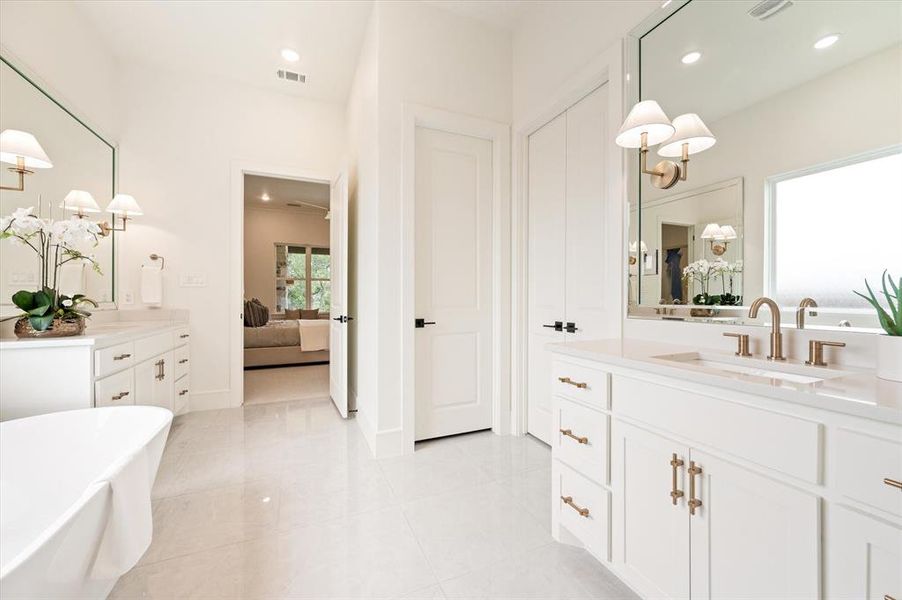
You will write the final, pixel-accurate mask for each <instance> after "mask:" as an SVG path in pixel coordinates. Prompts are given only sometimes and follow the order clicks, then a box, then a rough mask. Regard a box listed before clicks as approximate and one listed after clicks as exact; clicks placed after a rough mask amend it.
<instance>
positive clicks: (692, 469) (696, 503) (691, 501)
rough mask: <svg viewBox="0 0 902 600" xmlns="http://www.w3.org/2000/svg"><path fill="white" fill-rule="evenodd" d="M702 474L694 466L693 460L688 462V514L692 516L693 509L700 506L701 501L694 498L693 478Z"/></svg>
mask: <svg viewBox="0 0 902 600" xmlns="http://www.w3.org/2000/svg"><path fill="white" fill-rule="evenodd" d="M701 474H702V468H701V467H700V466H698V465H697V464H695V461H694V460H690V461H689V514H690V515H694V514H695V509H696V508H699V507H700V506H701V505H702V501H701V500H699V499H698V498H696V496H695V476H696V475H701Z"/></svg>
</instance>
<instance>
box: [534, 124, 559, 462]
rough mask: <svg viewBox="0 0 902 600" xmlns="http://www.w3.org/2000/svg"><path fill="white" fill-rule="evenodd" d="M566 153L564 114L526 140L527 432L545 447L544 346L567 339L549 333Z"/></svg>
mask: <svg viewBox="0 0 902 600" xmlns="http://www.w3.org/2000/svg"><path fill="white" fill-rule="evenodd" d="M566 154H567V117H566V115H563V114H562V115H560V116H558V117H557V118H556V119H554V120H553V121H551V122H549V123H548V124H547V125H545V126H544V127H542V128H541V129H539V130H538V131H536V132H535V133H533V134H532V135H530V136H529V166H528V169H529V179H528V186H529V187H528V190H529V191H528V202H529V206H528V212H529V232H528V236H529V237H528V240H529V253H528V256H527V262H528V273H527V277H528V286H527V290H528V291H527V293H528V296H529V301H528V307H527V312H528V316H527V319H528V331H529V334H528V336H529V337H528V340H527V361H528V371H529V373H528V381H527V385H528V405H529V411H528V412H529V414H528V426H527V430H528V431H529V433H531V434H532V435H534V436H536V437H537V438H539V439H540V440H542V441H543V442H545V443H547V444H550V443H551V354H550V352H548V350H546V349H545V346H546V344H548V343H550V342H560V341H564V339H565V337H564V336H566V335H567V334H565V333H561V332H557V331H555V330H554V329H553V326H554V323H555V321H564V318H565V317H564V311H565V307H564V293H565V287H566V285H565V280H564V277H565V264H564V263H565V261H566V255H565V241H564V231H565V219H566V210H565V194H566V177H567V166H566ZM549 325H550V326H552V327H548V326H549Z"/></svg>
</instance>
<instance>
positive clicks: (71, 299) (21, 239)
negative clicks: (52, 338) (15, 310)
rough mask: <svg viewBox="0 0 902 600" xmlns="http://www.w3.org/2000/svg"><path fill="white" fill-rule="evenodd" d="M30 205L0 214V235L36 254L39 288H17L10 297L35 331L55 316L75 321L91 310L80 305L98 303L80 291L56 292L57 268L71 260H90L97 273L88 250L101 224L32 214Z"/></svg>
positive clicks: (99, 232) (96, 267) (95, 243)
mask: <svg viewBox="0 0 902 600" xmlns="http://www.w3.org/2000/svg"><path fill="white" fill-rule="evenodd" d="M33 210H34V209H33V207H29V208H18V209H16V210H15V211H14V212H13V213H12V214H11V215H9V216H6V217H2V218H0V239H3V240H6V239H8V240H9V241H10V243H12V244H14V245H17V246H22V247H28V248H31V249H32V250H34V252H35V254H37V255H38V258H39V259H40V265H41V286H40V289H39V290H38V291H35V292H32V291H28V290H20V291H18V292H16V293H15V294H13V297H12V301H13V304H15V305H16V306H17V307H19V308H21V309H22V310H23V311H25V314H24V315H23V316H24V317H26V318H28V321H29V323H30V324H31V326H32V327H33V328H34V329H35V330H36V331H46V330H47V329H50V327H51V326H52V325H53V321H54V319H60V320H63V321H74V320H77V319H79V318H82V317H88V316H90V315H91V313H89V312H87V311H85V310H83V309H82V308H81V305H83V304H90V305H92V306H94V307H96V306H97V303H96V302H94V301H93V300H91V299H90V298H86V297H85V296H84V295H83V294H75V295H73V296H65V295H63V294H60V293H59V287H58V284H59V272H60V268H61V267H62V266H63V265H65V264H67V263H70V262H73V261H80V262H83V263H89V264H90V265H91V266H92V268H93V269H94V271H95V272H97V273H100V265H99V264H98V263H97V261H96V260H95V259H94V257H93V256H92V255H90V254H89V252H90V251H91V249H93V248H94V247H95V246H97V244H98V242H99V241H100V236H101V235H102V232H101V229H100V226H99V225H98V224H97V223H94V222H93V221H89V220H87V219H71V220H63V221H54V220H51V219H40V218H38V217H36V216H34V214H32V211H33Z"/></svg>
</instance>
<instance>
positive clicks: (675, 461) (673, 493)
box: [670, 452, 684, 506]
mask: <svg viewBox="0 0 902 600" xmlns="http://www.w3.org/2000/svg"><path fill="white" fill-rule="evenodd" d="M683 464H684V463H683V459H682V458H677V455H676V453H675V452H674V453H673V454H672V455H671V458H670V467H671V472H670V500H671V502H673V505H674V506H676V503H677V499H678V498H682V497H683V490H678V489H677V469H679V468H680V467H682V466H683Z"/></svg>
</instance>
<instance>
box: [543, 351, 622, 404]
mask: <svg viewBox="0 0 902 600" xmlns="http://www.w3.org/2000/svg"><path fill="white" fill-rule="evenodd" d="M552 372H553V373H554V380H553V381H552V382H551V392H552V393H553V394H555V395H558V396H565V397H567V398H573V399H574V400H579V401H580V402H585V403H587V404H591V405H592V406H597V407H598V408H604V409H607V408H609V406H610V404H609V403H608V381H609V378H610V374H609V373H606V372H604V371H599V370H597V369H593V368H590V367H585V366H582V365H577V364H574V363H572V362H568V361H565V360H560V359H558V360H555V361H554V368H553V369H552Z"/></svg>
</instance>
